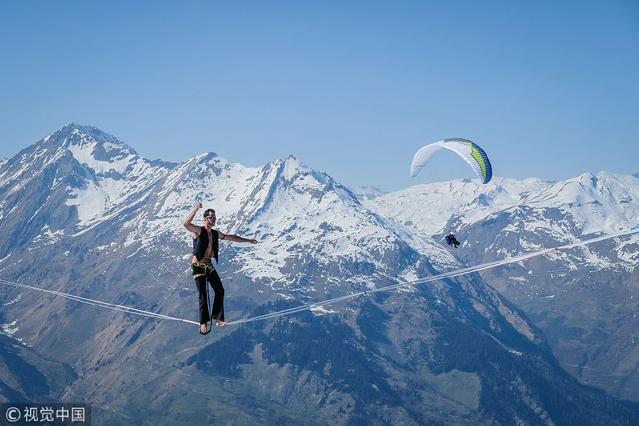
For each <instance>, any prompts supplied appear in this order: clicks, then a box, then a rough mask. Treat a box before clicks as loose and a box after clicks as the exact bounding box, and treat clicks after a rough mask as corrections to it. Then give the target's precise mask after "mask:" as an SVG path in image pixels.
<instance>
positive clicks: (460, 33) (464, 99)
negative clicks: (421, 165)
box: [0, 0, 639, 190]
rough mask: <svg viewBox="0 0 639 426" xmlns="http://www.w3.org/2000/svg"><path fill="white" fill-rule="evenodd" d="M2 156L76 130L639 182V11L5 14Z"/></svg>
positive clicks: (16, 8) (582, 4) (126, 6)
mask: <svg viewBox="0 0 639 426" xmlns="http://www.w3.org/2000/svg"><path fill="white" fill-rule="evenodd" d="M0 54H1V56H0V117H1V119H0V142H1V143H0V157H12V156H13V155H15V154H16V153H17V152H18V151H19V150H20V149H22V148H24V147H26V146H28V145H30V144H32V143H34V142H36V141H37V140H38V139H40V138H42V137H43V136H46V135H47V134H49V133H51V132H53V131H55V130H57V129H59V128H60V127H62V126H63V125H64V124H66V123H68V122H77V123H81V124H93V125H96V126H98V127H100V128H102V129H103V130H105V131H107V132H109V133H112V134H114V135H116V136H117V137H119V138H120V139H122V140H124V141H125V142H127V143H128V144H129V145H131V146H132V147H133V148H135V149H136V150H137V151H138V152H139V153H140V154H142V155H144V156H145V157H148V158H151V159H155V158H162V159H164V160H172V161H181V160H185V159H187V158H190V157H193V156H195V155H197V154H199V153H202V152H205V151H213V152H217V153H218V154H220V155H221V156H223V157H225V158H227V159H228V160H230V161H232V162H239V163H242V164H245V165H250V166H257V165H263V164H265V163H266V162H269V161H272V160H274V159H277V158H284V157H286V156H287V155H288V154H293V155H295V156H296V157H297V158H299V159H300V160H301V161H302V162H304V163H306V164H307V165H309V166H311V167H313V168H315V169H318V170H323V171H326V172H327V173H329V174H330V175H332V176H333V177H335V178H337V179H338V180H339V181H341V182H343V183H346V184H348V185H352V186H360V185H374V186H378V187H380V188H382V189H385V190H391V189H399V188H402V187H406V186H409V185H413V184H416V183H423V182H432V181H438V180H447V179H453V178H457V177H472V174H471V172H470V171H469V170H470V169H469V168H468V169H467V167H466V166H465V164H464V163H463V162H462V161H461V160H458V159H457V158H455V157H454V156H453V155H452V154H442V155H441V156H438V157H435V158H434V159H433V160H432V162H431V164H429V166H430V167H429V168H428V169H425V170H424V171H423V172H422V174H421V175H420V176H419V177H418V178H416V179H412V178H410V176H409V164H410V160H411V158H412V156H413V153H414V152H415V151H416V150H417V149H418V148H419V147H420V146H422V145H424V144H426V143H430V142H435V141H437V140H439V139H442V138H447V137H464V138H468V139H472V140H474V141H475V142H477V143H478V144H479V145H481V146H482V147H483V148H484V149H485V150H486V151H487V153H488V155H489V156H490V157H491V160H492V162H493V169H494V173H495V175H496V176H510V177H516V178H524V177H531V176H533V177H540V178H544V179H553V180H554V179H564V178H568V177H572V176H576V175H578V174H580V173H583V172H588V171H590V172H596V171H599V170H607V171H611V172H617V173H634V172H639V138H638V137H637V135H638V134H639V113H638V111H639V1H637V0H596V1H594V0H578V1H563V0H562V1H557V0H551V1H545V0H535V1H526V0H522V1H500V2H498V1H489V0H487V1H475V0H472V1H425V0H424V1H387V2H381V1H361V2H358V1H334V2H333V1H318V2H310V1H254V2H245V1H180V2H176V1H148V2H144V1H121V2H119V1H101V2H99V1H63V0H60V1H28V0H21V1H5V2H2V3H1V4H0Z"/></svg>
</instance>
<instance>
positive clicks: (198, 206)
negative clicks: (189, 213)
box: [193, 203, 202, 211]
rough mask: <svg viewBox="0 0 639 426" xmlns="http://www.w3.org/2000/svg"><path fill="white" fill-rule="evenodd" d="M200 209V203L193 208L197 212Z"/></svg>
mask: <svg viewBox="0 0 639 426" xmlns="http://www.w3.org/2000/svg"><path fill="white" fill-rule="evenodd" d="M201 208H202V203H196V204H195V208H194V209H193V210H195V211H198V210H200V209H201Z"/></svg>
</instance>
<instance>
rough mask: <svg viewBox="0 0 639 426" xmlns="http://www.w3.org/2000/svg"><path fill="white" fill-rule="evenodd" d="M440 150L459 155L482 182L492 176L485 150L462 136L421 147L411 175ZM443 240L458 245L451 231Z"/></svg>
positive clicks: (413, 175)
mask: <svg viewBox="0 0 639 426" xmlns="http://www.w3.org/2000/svg"><path fill="white" fill-rule="evenodd" d="M442 150H448V151H452V152H454V153H455V154H457V155H458V156H459V157H461V158H462V159H463V160H464V161H465V162H466V163H467V164H468V165H469V166H470V167H471V169H473V172H475V175H476V176H477V177H478V178H479V180H480V181H481V183H482V184H484V185H485V184H487V183H488V182H490V179H491V178H492V177H493V167H492V165H491V164H490V160H489V159H488V155H487V154H486V151H484V150H483V149H482V148H481V147H480V146H479V145H477V144H476V143H475V142H473V141H470V140H468V139H462V138H450V139H443V140H441V141H438V142H435V143H431V144H428V145H425V146H423V147H421V148H420V149H419V150H417V152H416V153H415V155H414V156H413V161H412V162H411V165H410V175H411V176H412V177H415V176H417V175H418V174H419V172H420V171H421V170H422V169H423V168H424V167H425V166H426V164H427V163H428V162H429V161H430V159H431V158H432V157H433V156H434V155H435V154H437V153H438V152H440V151H442ZM445 240H446V244H448V245H449V246H451V247H454V248H457V247H459V244H460V243H459V241H457V238H456V237H455V234H453V233H452V232H450V233H449V234H448V235H446V237H445Z"/></svg>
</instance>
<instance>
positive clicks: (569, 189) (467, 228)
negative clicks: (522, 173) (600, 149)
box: [369, 172, 639, 400]
mask: <svg viewBox="0 0 639 426" xmlns="http://www.w3.org/2000/svg"><path fill="white" fill-rule="evenodd" d="M433 200H434V201H433ZM399 203H404V205H409V206H410V207H409V208H408V209H407V211H406V212H404V211H402V210H401V209H399V208H397V206H398V205H399ZM432 205H434V206H437V205H443V208H442V209H440V210H439V211H440V214H437V213H436V214H434V215H433V216H429V215H428V213H427V212H428V211H429V206H432ZM369 206H371V207H372V208H374V209H375V210H376V211H378V212H380V213H383V214H388V216H389V217H392V218H393V220H394V221H396V222H399V223H402V224H403V225H404V226H407V227H409V228H411V229H412V232H414V233H416V234H423V233H424V232H426V231H431V232H432V234H433V236H434V237H435V238H437V239H440V238H442V237H443V234H444V233H445V232H447V231H454V232H455V233H456V234H457V236H458V238H459V240H460V241H462V246H461V247H460V249H458V250H455V251H454V253H455V254H456V255H457V256H458V258H459V259H460V260H461V261H462V262H463V263H465V264H477V263H483V262H487V261H492V260H496V259H501V258H504V257H508V256H516V255H519V254H522V253H526V252H530V251H534V250H538V249H540V248H543V247H552V246H557V245H561V244H565V243H566V242H572V241H578V240H581V239H585V238H589V237H592V236H595V235H600V234H603V233H616V232H619V231H622V230H626V229H630V228H633V227H635V226H636V225H637V223H639V179H637V177H635V176H624V175H616V174H612V173H606V172H600V173H598V174H597V175H592V174H583V175H580V176H577V177H575V178H573V179H568V180H566V181H562V182H556V183H553V182H541V181H535V180H530V179H529V180H526V181H521V182H517V181H514V180H511V179H498V180H496V181H495V182H494V183H492V184H490V185H486V186H485V187H481V186H479V185H477V184H474V183H472V182H464V181H456V182H450V183H445V184H433V185H423V186H419V187H413V188H409V189H407V190H404V191H399V192H398V193H391V194H387V195H385V196H383V197H381V198H379V199H376V200H374V201H373V202H372V204H369ZM413 208H414V209H417V211H418V213H415V212H412V211H411V209H413ZM436 211H437V210H436ZM415 216H417V217H418V218H421V222H419V221H417V220H415V219H414V218H415ZM411 220H415V221H414V222H410V221H411ZM638 264H639V237H638V236H636V235H634V236H631V237H627V238H619V239H616V240H610V241H606V242H602V243H598V244H595V245H592V246H588V247H581V248H578V249H575V250H571V251H564V252H561V253H550V254H548V255H547V256H545V257H543V258H538V259H534V260H530V261H527V262H526V263H525V264H521V265H509V266H507V267H503V268H499V269H495V270H491V271H486V272H483V273H482V276H483V277H484V278H485V279H486V281H487V282H488V283H490V284H491V285H492V286H493V287H494V288H496V289H497V290H499V291H500V293H501V294H503V295H505V296H506V297H507V298H508V299H509V300H512V301H513V302H514V303H515V304H516V305H517V306H519V307H520V308H522V309H523V310H524V311H525V312H526V314H527V315H528V316H529V317H530V318H531V319H532V320H533V321H534V322H535V324H536V325H538V326H540V327H541V328H542V330H543V331H544V333H545V334H546V336H547V337H548V339H549V343H550V344H551V346H552V348H553V351H554V353H555V354H556V355H557V357H558V359H559V360H560V361H561V363H562V365H563V366H564V368H566V369H567V370H568V371H570V372H571V373H572V374H574V375H575V377H578V378H579V379H580V380H582V381H583V382H584V383H588V384H592V385H596V386H597V387H600V388H602V389H605V390H607V391H609V392H611V393H612V394H613V395H616V396H618V397H620V398H624V399H631V400H637V395H639V382H638V376H637V368H639V357H638V355H637V346H636V345H635V344H634V343H632V342H634V341H635V340H637V336H635V334H636V332H635V330H636V329H637V328H636V325H637V324H636V318H635V317H636V315H635V312H636V311H637V305H636V300H638V299H639V294H638V293H637V286H636V271H637V265H638Z"/></svg>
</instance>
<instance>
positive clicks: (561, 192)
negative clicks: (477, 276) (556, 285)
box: [366, 172, 639, 269]
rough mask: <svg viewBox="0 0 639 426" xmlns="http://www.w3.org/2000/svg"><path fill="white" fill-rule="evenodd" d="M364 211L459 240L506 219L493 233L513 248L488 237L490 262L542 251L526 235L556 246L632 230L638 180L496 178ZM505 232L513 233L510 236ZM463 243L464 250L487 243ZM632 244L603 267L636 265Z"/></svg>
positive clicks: (420, 189)
mask: <svg viewBox="0 0 639 426" xmlns="http://www.w3.org/2000/svg"><path fill="white" fill-rule="evenodd" d="M366 205H367V206H368V207H370V208H371V209H373V210H374V211H376V212H378V213H379V214H380V215H382V216H384V217H386V218H389V219H391V220H393V221H394V222H396V223H398V224H401V225H403V226H405V227H408V228H410V229H412V230H413V231H414V232H415V233H417V234H422V235H427V236H433V237H436V238H441V237H442V236H443V235H445V234H447V233H448V232H455V233H460V235H463V234H464V232H465V230H466V229H467V228H469V227H471V226H472V225H474V224H477V223H480V222H482V221H488V220H491V223H492V221H494V220H495V219H496V218H498V217H507V219H506V222H507V226H504V227H503V228H499V227H494V228H493V229H494V230H499V233H500V238H516V239H517V240H518V242H517V247H514V248H513V249H509V248H508V245H504V244H502V241H501V240H499V241H497V240H496V239H494V238H491V239H490V240H489V241H488V243H489V245H488V246H487V247H486V253H485V254H486V259H490V260H494V258H496V257H499V258H501V257H503V256H507V255H517V254H522V253H523V252H524V251H526V250H528V251H532V250H534V249H539V248H541V247H547V246H542V245H541V244H540V243H539V242H536V241H535V237H533V238H531V239H530V240H526V239H525V238H523V235H522V232H524V231H528V232H530V233H531V234H534V235H536V236H537V237H539V236H540V235H545V236H547V237H548V238H549V239H550V240H551V241H553V242H554V243H555V244H554V245H557V243H562V242H563V243H566V242H573V241H577V240H580V239H583V238H585V237H587V236H591V235H598V234H610V233H618V232H621V231H624V230H629V229H632V228H634V227H636V226H637V225H638V224H639V180H638V179H637V178H636V177H634V176H625V175H618V174H613V173H607V172H600V173H598V174H597V175H596V176H595V175H592V174H589V173H586V174H583V175H580V176H577V177H575V178H572V179H568V180H566V181H561V182H545V181H541V180H538V179H526V180H523V181H518V180H515V179H509V178H495V179H493V180H492V182H491V183H489V184H487V185H481V184H480V183H478V182H475V181H469V180H457V181H451V182H444V183H436V184H428V185H418V186H414V187H410V188H407V189H405V190H401V191H396V192H392V193H388V194H385V195H383V196H381V197H378V198H375V199H373V200H371V201H368V202H366ZM509 234H512V235H510V237H508V235H509ZM491 237H496V236H495V235H491ZM466 241H467V242H466V244H467V245H475V246H478V245H479V246H482V244H485V242H476V241H474V240H473V241H470V240H468V239H467V240H466ZM637 241H639V236H635V237H632V238H630V239H629V240H627V241H624V242H622V243H620V244H619V245H618V246H617V248H616V249H615V250H614V254H615V256H614V257H613V258H612V259H611V260H610V262H609V263H608V266H610V267H622V266H623V267H625V268H630V269H634V268H635V267H636V266H637V264H639V257H638V256H635V254H636V253H633V252H630V253H629V251H628V250H626V246H627V244H633V243H636V242H637ZM546 242H547V241H546ZM493 243H494V244H493ZM490 244H493V245H492V246H490ZM482 247H483V246H482ZM491 248H492V249H493V250H492V251H491V250H490V249H491ZM581 250H582V252H583V253H584V256H585V257H584V260H586V261H591V262H595V263H596V262H597V261H598V260H597V259H596V255H594V254H593V252H591V251H590V249H589V248H588V247H585V248H583V249H581ZM490 253H492V255H493V257H492V258H491V255H490Z"/></svg>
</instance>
